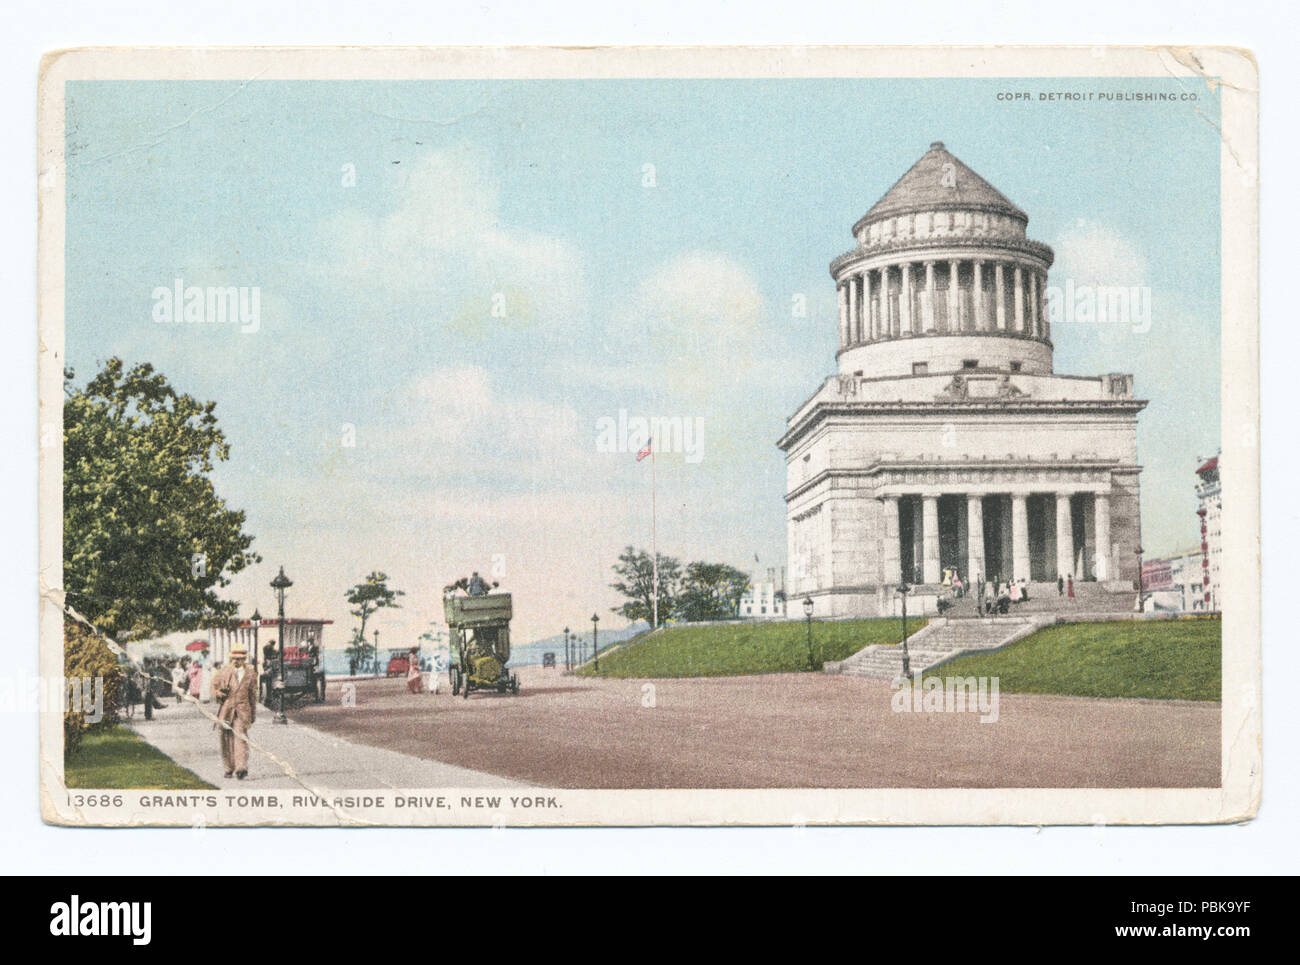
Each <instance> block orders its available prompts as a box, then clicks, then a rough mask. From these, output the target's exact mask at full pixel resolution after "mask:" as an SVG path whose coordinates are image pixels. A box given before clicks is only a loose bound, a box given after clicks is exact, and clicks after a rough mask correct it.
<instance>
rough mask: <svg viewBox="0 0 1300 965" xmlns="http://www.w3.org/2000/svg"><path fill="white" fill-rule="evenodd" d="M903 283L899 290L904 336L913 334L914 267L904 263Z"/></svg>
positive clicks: (899, 308)
mask: <svg viewBox="0 0 1300 965" xmlns="http://www.w3.org/2000/svg"><path fill="white" fill-rule="evenodd" d="M902 273H903V274H902V281H901V283H900V284H899V288H898V324H899V326H900V327H901V329H902V331H903V334H904V335H911V334H912V265H911V263H910V262H906V261H905V262H903V265H902Z"/></svg>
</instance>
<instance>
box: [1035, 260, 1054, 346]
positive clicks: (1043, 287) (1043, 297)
mask: <svg viewBox="0 0 1300 965" xmlns="http://www.w3.org/2000/svg"><path fill="white" fill-rule="evenodd" d="M1038 301H1039V305H1038V318H1039V323H1038V324H1039V327H1040V328H1041V329H1042V330H1043V338H1051V337H1052V326H1051V324H1050V323H1049V322H1048V320H1047V276H1046V275H1043V277H1042V280H1041V281H1040V282H1039V283H1038Z"/></svg>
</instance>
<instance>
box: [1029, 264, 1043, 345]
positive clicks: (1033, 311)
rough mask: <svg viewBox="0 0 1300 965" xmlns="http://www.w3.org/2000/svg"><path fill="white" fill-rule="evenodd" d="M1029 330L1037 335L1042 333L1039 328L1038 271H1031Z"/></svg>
mask: <svg viewBox="0 0 1300 965" xmlns="http://www.w3.org/2000/svg"><path fill="white" fill-rule="evenodd" d="M1029 330H1030V331H1031V332H1033V333H1034V334H1035V335H1042V334H1043V333H1042V332H1040V331H1039V330H1038V272H1036V271H1031V272H1030V273H1029Z"/></svg>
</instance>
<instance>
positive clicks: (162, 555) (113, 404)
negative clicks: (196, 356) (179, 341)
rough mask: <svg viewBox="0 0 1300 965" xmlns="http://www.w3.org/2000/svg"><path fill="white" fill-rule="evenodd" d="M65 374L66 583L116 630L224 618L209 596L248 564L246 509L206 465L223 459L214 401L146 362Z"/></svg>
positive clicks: (121, 634)
mask: <svg viewBox="0 0 1300 965" xmlns="http://www.w3.org/2000/svg"><path fill="white" fill-rule="evenodd" d="M74 378H75V374H74V373H73V372H72V371H71V370H66V371H65V372H64V403H63V584H64V589H65V590H66V592H67V596H68V602H69V603H70V604H71V605H72V606H73V607H75V608H76V609H77V610H79V611H80V612H81V613H82V614H84V615H85V616H87V617H89V618H90V619H91V620H92V621H93V622H94V623H95V625H96V626H98V627H99V628H100V629H101V630H103V631H104V632H105V633H108V634H109V635H110V636H112V637H113V638H115V639H119V640H124V639H130V638H138V637H147V636H154V635H157V634H162V633H169V632H171V631H175V630H194V629H198V628H199V627H202V626H207V625H210V624H211V623H213V622H214V621H218V620H223V619H229V618H231V617H233V616H234V615H235V613H236V611H237V609H238V607H239V604H238V602H237V601H233V600H222V599H219V598H218V597H217V594H216V590H217V588H219V587H224V586H228V585H229V583H230V579H229V575H230V574H234V573H238V572H239V571H240V570H242V569H243V568H244V567H246V566H248V565H250V564H252V563H257V562H259V561H260V560H261V557H260V556H258V555H257V554H256V553H254V552H252V551H250V549H249V547H250V546H251V545H252V543H253V537H252V536H250V535H248V534H246V533H244V532H243V526H244V514H243V513H242V512H239V511H237V510H233V509H230V508H228V507H227V506H226V503H225V502H224V501H223V500H222V499H221V498H220V497H218V496H217V493H216V490H215V488H214V487H213V484H212V480H211V478H210V474H211V473H212V471H213V468H214V466H215V465H216V464H217V463H218V462H222V461H225V460H226V459H228V458H229V457H230V444H229V443H228V442H227V441H226V438H225V436H224V435H223V434H222V432H221V430H220V429H219V428H218V427H217V417H216V415H215V409H216V403H215V402H200V401H198V400H197V399H195V398H193V397H192V396H189V395H184V394H182V393H179V392H177V391H176V390H175V389H173V388H172V387H171V385H169V384H168V382H167V380H166V378H164V377H163V376H162V374H161V373H159V372H156V371H155V370H154V368H153V366H151V365H149V364H147V363H144V364H140V365H136V366H134V367H132V368H131V369H129V370H128V369H127V368H126V366H125V365H124V364H123V363H122V360H121V359H118V358H112V359H109V360H108V362H106V363H105V364H104V367H103V369H102V370H101V371H100V372H99V373H98V374H97V375H96V376H95V377H94V378H93V379H91V380H90V382H89V383H87V384H86V386H85V387H84V388H81V389H78V388H76V387H75V386H74V384H73V379H74Z"/></svg>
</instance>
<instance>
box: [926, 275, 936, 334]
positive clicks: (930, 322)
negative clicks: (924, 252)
mask: <svg viewBox="0 0 1300 965" xmlns="http://www.w3.org/2000/svg"><path fill="white" fill-rule="evenodd" d="M925 330H926V331H927V332H933V331H934V262H932V261H927V262H926V263H925Z"/></svg>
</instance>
